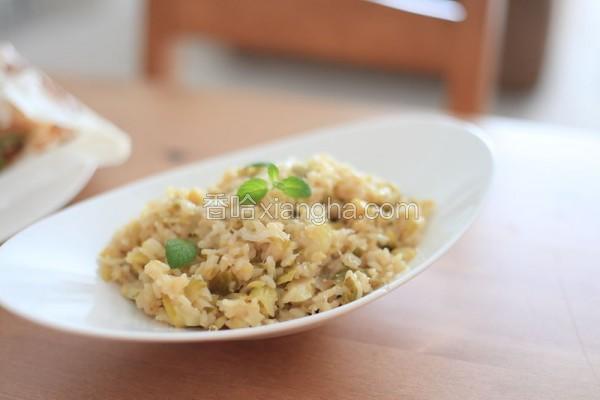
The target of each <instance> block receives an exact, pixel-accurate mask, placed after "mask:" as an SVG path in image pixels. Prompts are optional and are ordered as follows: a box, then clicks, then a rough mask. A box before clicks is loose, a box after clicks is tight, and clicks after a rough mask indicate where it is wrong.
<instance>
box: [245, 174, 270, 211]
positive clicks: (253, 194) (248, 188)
mask: <svg viewBox="0 0 600 400" xmlns="http://www.w3.org/2000/svg"><path fill="white" fill-rule="evenodd" d="M268 191H269V184H268V183H267V181H265V180H264V179H262V178H252V179H248V180H247V181H246V182H244V183H242V185H241V186H240V187H239V188H238V191H237V195H238V198H239V199H240V204H242V205H251V204H257V203H258V202H259V201H261V200H262V198H263V197H265V195H266V194H267V192H268Z"/></svg>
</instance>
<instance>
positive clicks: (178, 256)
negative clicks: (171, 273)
mask: <svg viewBox="0 0 600 400" xmlns="http://www.w3.org/2000/svg"><path fill="white" fill-rule="evenodd" d="M165 253H166V255H167V264H169V267H171V268H183V267H187V266H188V265H190V264H192V263H193V262H194V260H195V259H196V256H197V255H198V248H197V247H196V245H195V244H194V243H193V242H191V241H189V240H185V239H170V240H167V242H166V243H165Z"/></svg>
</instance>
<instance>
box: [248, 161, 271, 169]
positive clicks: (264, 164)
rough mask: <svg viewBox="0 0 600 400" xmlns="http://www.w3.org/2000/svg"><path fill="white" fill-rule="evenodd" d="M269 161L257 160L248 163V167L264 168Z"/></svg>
mask: <svg viewBox="0 0 600 400" xmlns="http://www.w3.org/2000/svg"><path fill="white" fill-rule="evenodd" d="M270 164H271V163H270V162H266V161H258V162H255V163H252V164H249V165H248V168H266V167H268V166H269V165H270Z"/></svg>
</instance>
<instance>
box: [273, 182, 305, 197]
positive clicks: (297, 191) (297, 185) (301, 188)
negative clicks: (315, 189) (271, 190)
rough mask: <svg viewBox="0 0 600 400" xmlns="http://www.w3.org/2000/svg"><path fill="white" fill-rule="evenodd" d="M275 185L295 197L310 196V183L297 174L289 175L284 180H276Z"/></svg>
mask: <svg viewBox="0 0 600 400" xmlns="http://www.w3.org/2000/svg"><path fill="white" fill-rule="evenodd" d="M273 185H274V186H275V187H276V188H277V189H279V190H281V191H282V192H283V193H285V194H287V195H288V196H290V197H293V198H295V199H298V198H302V197H310V195H311V191H310V186H308V183H306V182H304V181H303V180H302V179H300V178H298V177H297V176H288V177H287V178H285V179H284V180H282V181H277V182H274V183H273Z"/></svg>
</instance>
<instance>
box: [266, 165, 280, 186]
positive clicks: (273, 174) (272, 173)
mask: <svg viewBox="0 0 600 400" xmlns="http://www.w3.org/2000/svg"><path fill="white" fill-rule="evenodd" d="M267 173H268V174H269V179H270V180H271V182H275V181H276V180H277V179H279V168H277V165H275V164H273V163H271V164H269V165H268V166H267Z"/></svg>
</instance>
